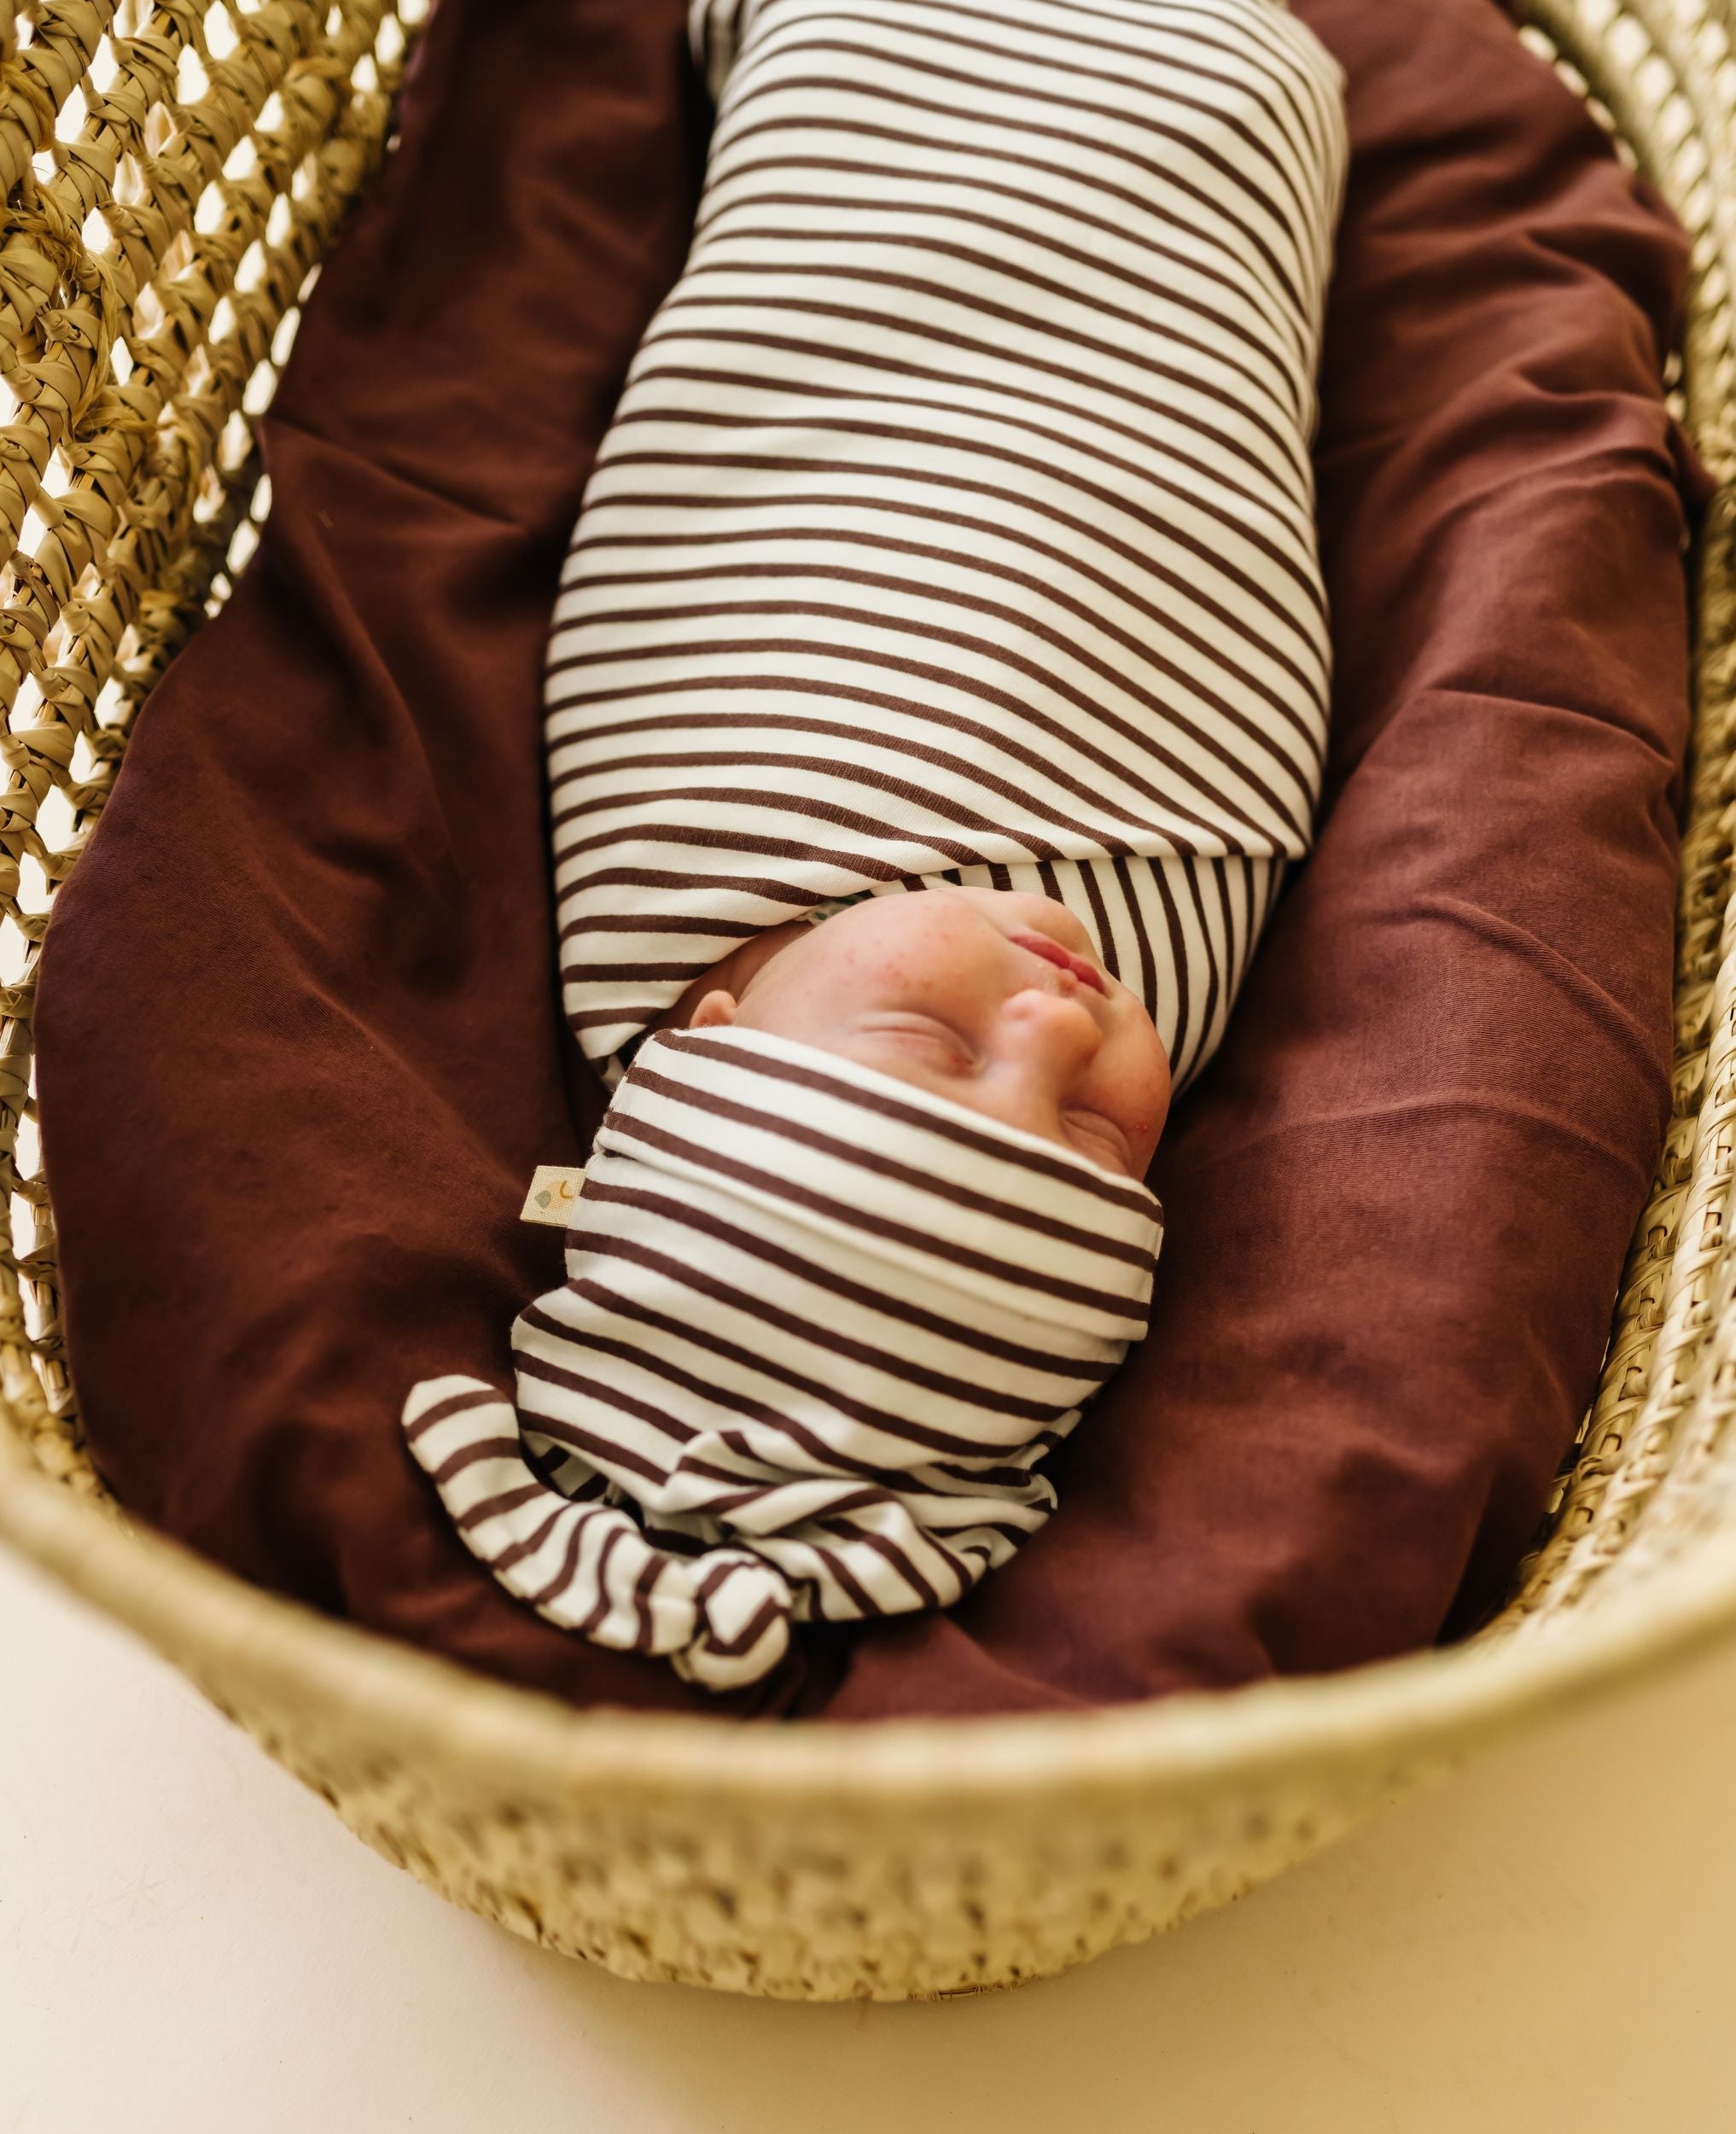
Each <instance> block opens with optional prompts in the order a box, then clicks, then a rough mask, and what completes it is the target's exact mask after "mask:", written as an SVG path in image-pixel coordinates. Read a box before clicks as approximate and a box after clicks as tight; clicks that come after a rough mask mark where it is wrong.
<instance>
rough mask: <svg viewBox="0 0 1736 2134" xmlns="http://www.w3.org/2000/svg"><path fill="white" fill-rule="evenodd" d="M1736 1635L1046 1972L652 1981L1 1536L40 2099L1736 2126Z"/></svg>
mask: <svg viewBox="0 0 1736 2134" xmlns="http://www.w3.org/2000/svg"><path fill="white" fill-rule="evenodd" d="M1733 1768H1736V1644H1733V1645H1730V1646H1727V1647H1725V1648H1724V1649H1723V1650H1722V1651H1721V1653H1717V1654H1716V1655H1714V1656H1713V1657H1712V1658H1710V1659H1706V1660H1702V1661H1699V1662H1697V1663H1695V1664H1694V1665H1692V1666H1691V1667H1689V1668H1687V1669H1685V1670H1682V1671H1680V1672H1676V1673H1672V1674H1671V1675H1670V1676H1669V1677H1668V1678H1667V1679H1666V1680H1663V1681H1661V1682H1655V1683H1652V1684H1650V1685H1648V1686H1646V1687H1645V1688H1641V1689H1639V1690H1636V1691H1634V1692H1631V1693H1628V1694H1623V1695H1622V1696H1621V1697H1619V1698H1617V1699H1612V1700H1610V1701H1609V1702H1607V1703H1606V1704H1605V1705H1602V1706H1601V1707H1600V1708H1599V1709H1598V1710H1596V1711H1593V1712H1590V1713H1587V1714H1582V1715H1581V1716H1579V1717H1576V1718H1574V1719H1572V1720H1570V1721H1562V1722H1558V1723H1553V1724H1552V1725H1550V1726H1549V1727H1548V1728H1547V1729H1539V1730H1538V1731H1537V1732H1535V1734H1533V1735H1529V1737H1527V1738H1526V1739H1525V1740H1523V1741H1521V1742H1519V1743H1518V1744H1515V1745H1513V1746H1510V1747H1508V1748H1506V1749H1504V1750H1501V1751H1499V1752H1494V1753H1492V1754H1490V1755H1488V1757H1486V1758H1484V1759H1483V1760H1482V1761H1481V1762H1480V1763H1478V1764H1474V1765H1473V1766H1472V1767H1471V1769H1470V1770H1469V1771H1467V1772H1466V1773H1465V1774H1464V1775H1461V1776H1459V1778H1458V1779H1456V1780H1455V1781H1452V1782H1451V1783H1450V1784H1449V1785H1448V1786H1446V1787H1442V1788H1441V1789H1439V1790H1437V1791H1435V1792H1433V1793H1425V1794H1424V1795H1421V1796H1418V1797H1413V1798H1412V1799H1407V1800H1406V1801H1403V1802H1401V1803H1400V1804H1399V1805H1397V1806H1396V1807H1395V1808H1394V1809H1392V1810H1390V1811H1389V1813H1388V1814H1387V1815H1386V1816H1384V1818H1383V1819H1382V1820H1380V1821H1378V1822H1377V1823H1375V1824H1374V1825H1373V1826H1372V1827H1371V1828H1368V1829H1366V1831H1365V1832H1363V1833H1362V1834H1360V1835H1358V1836H1357V1837H1355V1838H1353V1839H1351V1840H1349V1841H1348V1842H1347V1843H1345V1844H1344V1845H1341V1846H1340V1847H1339V1848H1338V1849H1337V1851H1333V1852H1331V1853H1328V1854H1327V1855H1325V1857H1322V1858H1321V1859H1319V1860H1318V1861H1316V1862H1314V1863H1312V1864H1310V1865H1309V1866H1308V1867H1306V1868H1303V1869H1299V1870H1297V1871H1296V1872H1295V1873H1294V1874H1292V1875H1289V1876H1288V1877H1286V1878H1285V1880H1282V1881H1280V1882H1279V1883H1276V1884H1274V1885H1273V1886H1270V1887H1269V1888H1267V1889H1266V1890H1263V1891H1261V1892H1257V1893H1256V1894H1255V1895H1254V1896H1253V1897H1251V1898H1247V1899H1245V1900H1244V1902H1243V1903H1242V1904H1239V1905H1237V1906H1234V1907H1232V1909H1231V1910H1227V1911H1225V1912H1220V1913H1218V1914H1216V1915H1213V1916H1211V1917H1209V1918H1207V1919H1204V1920H1202V1921H1197V1922H1196V1923H1195V1924H1194V1925H1192V1926H1191V1927H1187V1928H1185V1929H1184V1930H1183V1931H1182V1932H1181V1933H1180V1934H1177V1935H1174V1936H1171V1937H1169V1938H1168V1939H1164V1940H1162V1941H1158V1942H1154V1943H1150V1944H1147V1945H1145V1946H1144V1947H1143V1948H1139V1949H1134V1950H1123V1951H1121V1952H1120V1953H1118V1954H1116V1955H1113V1956H1108V1957H1105V1958H1104V1959H1103V1960H1102V1961H1100V1962H1098V1963H1096V1964H1092V1965H1089V1966H1087V1967H1086V1968H1084V1969H1082V1970H1080V1971H1075V1972H1074V1973H1072V1974H1069V1975H1068V1976H1066V1977H1064V1978H1062V1979H1057V1980H1052V1981H1049V1982H1047V1983H1046V1984H1043V1985H1038V1986H1034V1987H1031V1988H1028V1989H1026V1990H1024V1991H1020V1992H1017V1993H1004V1994H995V1995H990V1996H986V1997H982V1998H981V1999H976V2000H967V2001H955V2002H952V2003H943V2004H941V2005H938V2006H930V2007H902V2008H880V2007H848V2008H804V2007H791V2006H783V2005H778V2004H775V2003H762V2002H749V2001H744V2000H737V1999H731V1998H728V1997H723V1996H719V1995H714V1994H705V1993H699V1992H696V1991H688V1990H685V1989H678V1988H655V1987H648V1986H635V1985H625V1984H623V1983H621V1982H620V1980H617V1979H612V1978H609V1977H608V1976H606V1975H603V1974H599V1973H597V1972H594V1971H591V1970H588V1969H586V1968H584V1967H582V1966H580V1965H578V1964H573V1963H568V1962H565V1961H563V1960H562V1959H561V1958H559V1957H556V1956H548V1955H545V1953H544V1952H543V1951H541V1950H536V1949H533V1948H530V1947H527V1946H526V1945H522V1944H521V1943H519V1942H517V1941H516V1940H514V1939H511V1938H510V1936H508V1935H507V1934H505V1933H501V1932H499V1931H498V1930H497V1929H495V1928H492V1927H488V1926H486V1925H485V1924H484V1923H483V1922H482V1921H479V1920H475V1919H471V1918H469V1917H468V1916H467V1915H463V1914H462V1913H459V1912H457V1911H455V1910H451V1908H449V1907H448V1906H446V1905H444V1904H441V1903H440V1902H439V1900H437V1899H436V1898H433V1897H431V1896H429V1895H428V1894H427V1893H426V1892H423V1891H422V1890H421V1889H420V1888H418V1887H417V1886H416V1885H415V1884H414V1883H413V1882H411V1880H410V1879H409V1878H408V1877H407V1876H405V1875H401V1874H399V1873H398V1872H397V1871H395V1870H394V1869H391V1868H388V1867H387V1865H386V1864H385V1863H383V1862H382V1861H380V1860H378V1859H376V1857H374V1856H373V1854H371V1853H370V1852H369V1851H366V1850H365V1849H364V1847H363V1846H361V1845H358V1843H357V1842H356V1840H353V1839H352V1838H351V1837H350V1836H349V1834H347V1832H346V1831H345V1830H344V1829H343V1828H341V1825H340V1824H339V1823H338V1822H336V1820H335V1818H334V1817H333V1816H331V1815H330V1814H329V1811H328V1810H326V1809H325V1807H324V1806H323V1804H321V1803H320V1802H318V1801H317V1800H316V1799H314V1798H313V1797H312V1795H310V1794H308V1793H304V1792H303V1790H302V1789H301V1788H300V1787H299V1786H297V1785H296V1784H295V1783H294V1781H292V1780H290V1779H288V1777H286V1776H285V1775H283V1773H282V1772H280V1771H278V1770H276V1769H275V1767H273V1766H272V1765H271V1764H269V1763H267V1762H266V1760H265V1758H263V1757H262V1756H261V1755H260V1754H259V1752H257V1751H256V1750H255V1749H254V1748H253V1745H252V1744H251V1743H250V1742H249V1741H248V1740H246V1739H245V1738H244V1737H243V1736H242V1735H240V1734H238V1733H236V1731H235V1730H234V1729H231V1728H230V1726H228V1725H227V1724H226V1723H224V1721H223V1720H221V1719H219V1718H218V1717H217V1716H216V1714H215V1713H213V1712H212V1711H209V1710H208V1709H207V1707H206V1706H205V1705H203V1704H202V1703H201V1701H200V1700H199V1699H198V1698H197V1697H196V1696H195V1694H194V1693H193V1692H192V1691H191V1690H190V1689H189V1688H188V1687H187V1686H186V1685H185V1684H184V1682H182V1681H181V1680H180V1678H179V1677H178V1676H176V1675H175V1674H174V1673H172V1671H171V1670H169V1669H167V1668H166V1667H165V1666H163V1665H161V1664H160V1662H159V1661H157V1660H156V1659H154V1658H153V1657H152V1656H151V1655H150V1654H149V1653H147V1652H146V1651H145V1650H144V1649H143V1647H140V1646H137V1645H136V1644H135V1643H134V1642H133V1641H131V1639H130V1638H128V1637H126V1636H125V1635H123V1634H121V1633H120V1632H119V1631H117V1630H114V1629H113V1628H111V1627H110V1626H109V1625H108V1624H106V1623H104V1622H102V1620H100V1619H99V1618H96V1617H95V1616H92V1615H90V1614H89V1613H87V1612H85V1611H84V1610H83V1609H82V1608H81V1607H78V1606H74V1605H73V1604H72V1603H70V1602H69V1601H66V1600H65V1599H64V1598H62V1597H61V1595H59V1594H58V1593H57V1592H55V1591H54V1590H53V1589H50V1587H49V1586H48V1585H47V1584H45V1583H43V1582H42V1581H41V1580H39V1579H38V1577H36V1576H35V1575H34V1574H33V1573H27V1572H26V1571H24V1570H23V1569H22V1568H21V1567H20V1566H17V1565H15V1564H14V1563H12V1562H11V1561H9V1560H5V1559H3V1558H0V2134H109V2130H111V2129H112V2130H116V2131H117V2134H119V2130H123V2129H124V2130H125V2134H352V2131H353V2134H388V2131H389V2130H394V2129H399V2128H407V2129H415V2130H417V2134H492V2131H493V2130H495V2129H499V2128H509V2127H515V2126H522V2127H535V2128H536V2129H538V2130H539V2134H543V2131H544V2130H546V2131H547V2134H555V2130H564V2129H567V2128H573V2129H575V2130H583V2134H617V2131H619V2134H628V2130H631V2134H869V2131H870V2130H872V2134H930V2130H935V2131H936V2134H938V2131H939V2130H945V2134H1025V2130H1038V2129H1041V2130H1045V2134H1046V2131H1047V2130H1050V2129H1053V2130H1056V2131H1057V2134H1063V2131H1064V2134H1075V2130H1079V2129H1089V2130H1091V2134H1135V2131H1137V2134H1157V2131H1158V2130H1172V2129H1173V2130H1175V2131H1176V2134H1509V2131H1510V2130H1511V2131H1512V2134H1518V2130H1521V2129H1523V2130H1526V2134H1556V2130H1562V2131H1563V2134H1566V2131H1567V2130H1571V2134H1641V2131H1642V2130H1644V2134H1652V2130H1654V2129H1660V2130H1665V2131H1666V2134H1714V2130H1716V2134H1723V2131H1724V2130H1726V2129H1727V2128H1729V2127H1730V2126H1731V2125H1733V2123H1736V2020H1733V2015H1732V2003H1733V1998H1736V1996H1733V1987H1736V1816H1733V1813H1732V1806H1733V1799H1736V1787H1733Z"/></svg>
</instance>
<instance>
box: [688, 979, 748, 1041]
mask: <svg viewBox="0 0 1736 2134" xmlns="http://www.w3.org/2000/svg"><path fill="white" fill-rule="evenodd" d="M738 1012H739V1006H738V1003H737V1000H736V996H735V994H733V993H725V991H724V989H723V988H722V987H721V986H719V987H717V988H715V989H714V991H713V992H710V993H708V994H706V995H705V997H704V999H703V1000H701V1002H700V1004H699V1006H697V1007H696V1008H695V1010H694V1011H693V1013H692V1015H691V1016H690V1017H689V1018H688V1023H687V1027H688V1029H690V1030H710V1029H716V1028H717V1027H718V1025H719V1023H733V1022H734V1021H735V1019H736V1016H737V1013H738Z"/></svg>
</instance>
